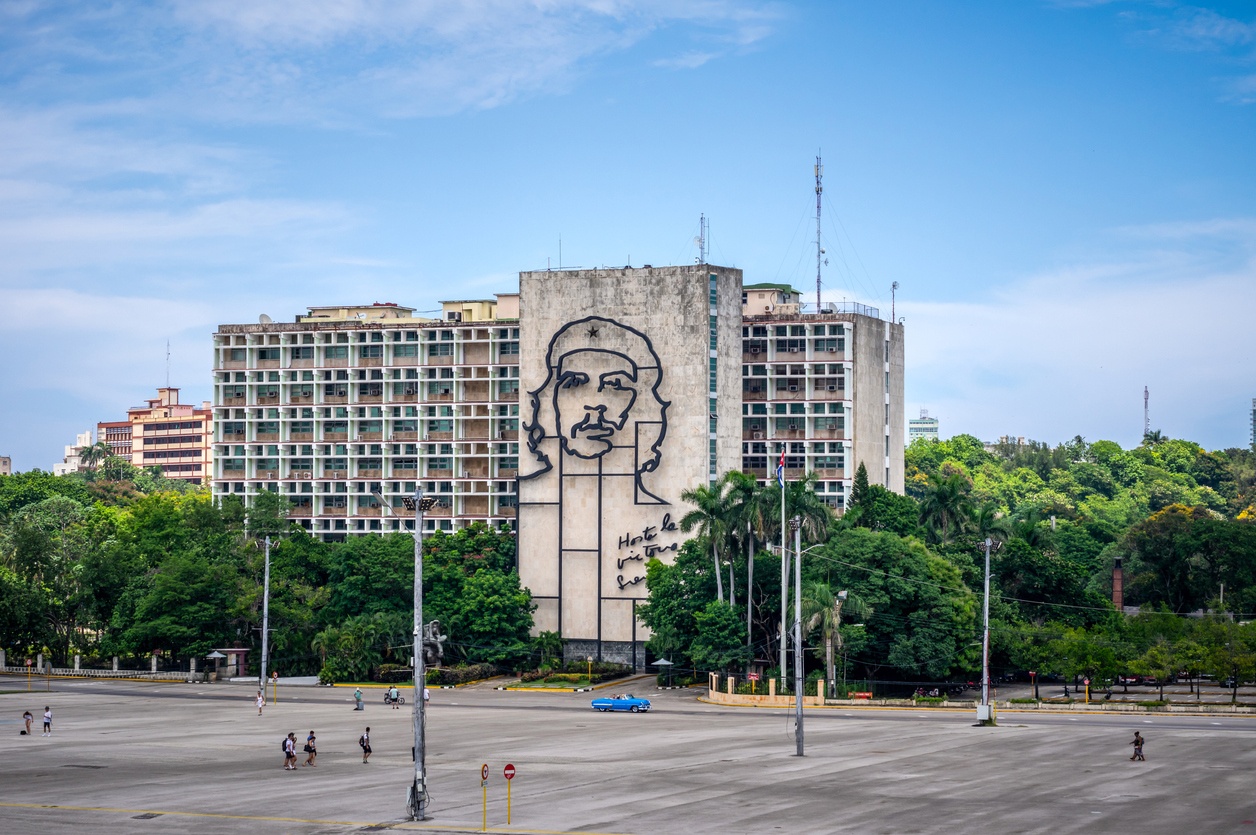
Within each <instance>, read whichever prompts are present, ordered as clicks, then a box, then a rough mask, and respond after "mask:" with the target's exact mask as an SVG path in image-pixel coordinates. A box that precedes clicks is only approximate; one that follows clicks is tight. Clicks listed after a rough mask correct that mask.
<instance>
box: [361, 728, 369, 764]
mask: <svg viewBox="0 0 1256 835" xmlns="http://www.w3.org/2000/svg"><path fill="white" fill-rule="evenodd" d="M358 747H359V748H361V749H362V762H363V763H365V762H366V761H367V760H369V759H370V758H371V729H370V728H367V729H366V733H364V734H362V736H360V737H358Z"/></svg>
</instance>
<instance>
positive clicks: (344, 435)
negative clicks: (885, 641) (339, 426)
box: [323, 432, 349, 441]
mask: <svg viewBox="0 0 1256 835" xmlns="http://www.w3.org/2000/svg"><path fill="white" fill-rule="evenodd" d="M323 440H324V441H347V440H349V433H348V432H324V433H323Z"/></svg>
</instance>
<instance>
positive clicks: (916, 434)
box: [907, 409, 938, 445]
mask: <svg viewBox="0 0 1256 835" xmlns="http://www.w3.org/2000/svg"><path fill="white" fill-rule="evenodd" d="M917 438H924V439H925V440H926V441H936V440H937V439H938V419H937V418H935V417H929V410H928V409H921V410H920V417H918V418H912V419H911V420H909V421H907V443H908V444H909V445H910V444H911V442H912V441H914V440H916V439H917Z"/></svg>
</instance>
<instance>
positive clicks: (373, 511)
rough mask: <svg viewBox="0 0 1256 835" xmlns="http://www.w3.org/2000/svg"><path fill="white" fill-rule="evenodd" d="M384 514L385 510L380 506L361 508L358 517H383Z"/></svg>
mask: <svg viewBox="0 0 1256 835" xmlns="http://www.w3.org/2000/svg"><path fill="white" fill-rule="evenodd" d="M382 513H383V509H382V508H381V507H380V506H379V505H371V506H368V507H359V508H358V513H357V515H358V516H380V515H382Z"/></svg>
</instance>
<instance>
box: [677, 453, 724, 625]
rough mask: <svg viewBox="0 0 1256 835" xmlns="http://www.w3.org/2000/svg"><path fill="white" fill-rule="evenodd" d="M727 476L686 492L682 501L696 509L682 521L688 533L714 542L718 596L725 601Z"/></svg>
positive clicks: (713, 554)
mask: <svg viewBox="0 0 1256 835" xmlns="http://www.w3.org/2000/svg"><path fill="white" fill-rule="evenodd" d="M726 479H727V476H721V477H720V478H719V479H717V480H716V482H715V484H713V485H711V486H710V487H694V488H692V489H690V490H685V491H684V492H682V493H681V494H680V498H681V499H683V500H684V501H686V502H688V503H689V504H691V505H693V506H694V509H693V510H691V511H689V512H688V513H686V514H685V515H684V516H683V517H682V518H681V520H680V529H681V530H682V531H684V532H685V533H689V532H690V531H692V530H695V529H696V530H697V532H698V535H699V536H704V537H706V539H707V541H708V542H710V543H711V560H712V561H713V562H714V563H715V595H716V597H718V598H719V600H720V601H723V600H724V580H723V578H722V577H721V571H720V551H719V548H720V544H721V543H722V542H723V541H724V539H725V537H726V536H727V533H728V516H729V514H728V503H727V501H726V500H725V498H724V485H725V483H726Z"/></svg>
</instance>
